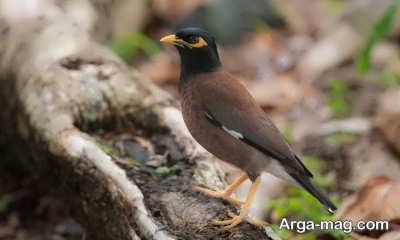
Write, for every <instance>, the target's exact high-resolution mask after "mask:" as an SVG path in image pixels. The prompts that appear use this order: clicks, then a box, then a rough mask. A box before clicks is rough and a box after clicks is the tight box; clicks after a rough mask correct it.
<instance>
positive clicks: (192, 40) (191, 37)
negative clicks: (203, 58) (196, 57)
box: [186, 35, 198, 44]
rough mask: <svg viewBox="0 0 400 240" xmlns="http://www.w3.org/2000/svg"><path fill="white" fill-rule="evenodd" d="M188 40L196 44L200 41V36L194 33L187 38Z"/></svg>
mask: <svg viewBox="0 0 400 240" xmlns="http://www.w3.org/2000/svg"><path fill="white" fill-rule="evenodd" d="M186 41H187V42H188V43H191V44H194V43H197V42H198V37H196V36H194V35H192V36H189V37H188V38H187V39H186Z"/></svg>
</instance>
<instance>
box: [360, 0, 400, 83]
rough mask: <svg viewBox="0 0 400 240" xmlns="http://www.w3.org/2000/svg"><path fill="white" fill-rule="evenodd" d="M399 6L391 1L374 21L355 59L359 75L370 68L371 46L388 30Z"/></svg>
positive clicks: (397, 2) (396, 2)
mask: <svg viewBox="0 0 400 240" xmlns="http://www.w3.org/2000/svg"><path fill="white" fill-rule="evenodd" d="M398 8H399V1H398V0H396V1H393V4H392V5H390V6H389V8H388V9H387V10H386V11H385V12H384V14H383V15H382V16H381V17H380V18H379V19H378V20H377V21H376V22H375V23H374V25H373V27H372V31H371V33H370V34H369V36H368V39H367V41H366V43H365V45H364V47H363V49H362V51H361V54H360V55H359V57H358V59H357V69H358V72H359V73H360V74H361V75H364V74H366V73H367V72H368V70H369V68H370V57H371V52H372V49H373V47H374V46H375V44H376V43H377V42H379V41H380V40H381V39H382V38H383V36H384V35H385V34H386V33H387V32H389V30H390V28H391V26H392V24H393V20H394V18H395V15H396V12H397V10H398Z"/></svg>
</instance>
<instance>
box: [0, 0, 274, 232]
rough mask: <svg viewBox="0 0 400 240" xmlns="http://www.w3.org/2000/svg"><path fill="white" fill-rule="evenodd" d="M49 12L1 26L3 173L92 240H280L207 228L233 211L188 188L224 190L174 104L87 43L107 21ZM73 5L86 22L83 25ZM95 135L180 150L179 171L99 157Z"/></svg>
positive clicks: (84, 7) (65, 10) (245, 228)
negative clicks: (139, 138) (160, 171)
mask: <svg viewBox="0 0 400 240" xmlns="http://www.w3.org/2000/svg"><path fill="white" fill-rule="evenodd" d="M43 2H46V1H43ZM48 2H50V1H47V3H46V6H43V7H41V8H40V12H35V14H33V15H30V16H24V17H21V18H20V19H18V20H15V19H14V20H10V18H7V17H4V16H3V18H2V19H0V39H1V41H0V73H1V77H0V106H1V108H2V112H1V113H0V129H1V132H0V151H1V152H2V153H3V154H2V155H3V158H2V160H1V162H0V165H1V166H2V167H1V169H3V171H4V170H5V169H10V166H11V167H12V168H16V169H18V171H20V172H22V173H23V174H24V175H27V176H29V177H30V178H31V179H32V181H34V183H35V186H36V188H37V189H38V190H40V191H46V192H51V193H53V194H57V195H58V196H60V198H61V199H62V200H63V201H64V203H65V205H66V207H68V208H69V209H70V211H71V214H72V216H73V217H74V218H75V219H76V220H77V221H78V222H79V223H80V224H82V226H83V227H84V228H85V229H86V231H87V233H88V235H89V239H211V238H218V239H269V237H268V236H267V234H266V231H268V232H270V235H272V236H273V237H274V238H275V239H276V238H277V237H276V236H274V234H273V233H272V232H271V230H270V229H269V228H266V229H257V228H255V227H252V226H250V225H249V224H241V225H240V227H237V228H235V229H234V230H231V231H224V230H222V229H221V228H219V227H215V226H212V225H211V224H210V222H211V220H212V219H213V218H216V217H226V215H225V213H226V212H227V210H228V209H231V208H232V207H230V206H227V205H226V204H223V203H222V202H221V201H218V200H212V199H209V198H207V197H204V196H202V195H200V194H198V193H194V192H193V191H192V190H191V188H192V186H193V185H197V184H202V185H206V186H208V187H211V188H219V189H221V188H222V187H223V186H224V181H223V172H222V171H221V170H220V168H219V167H218V164H216V162H215V159H214V158H213V157H211V156H210V155H209V154H207V153H206V152H205V151H204V150H202V148H201V147H199V146H198V145H197V144H196V143H195V142H194V141H193V140H192V138H191V137H190V135H189V133H188V132H187V130H186V128H185V126H184V124H183V121H182V117H181V114H180V111H179V110H178V109H177V108H175V107H174V106H175V105H176V102H175V101H174V100H173V99H172V98H171V97H170V96H169V95H168V94H167V93H165V92H163V91H162V90H160V89H159V88H157V87H156V86H154V85H153V84H151V83H150V82H149V81H148V80H147V79H146V77H145V76H143V75H140V74H139V73H137V72H135V71H134V70H131V69H129V68H128V67H127V66H126V65H125V64H124V63H123V62H121V61H120V60H119V59H118V58H117V57H115V56H114V55H113V53H112V52H110V51H109V50H108V49H106V48H104V47H103V46H102V45H100V44H99V43H97V42H95V41H94V40H93V39H92V38H91V36H92V34H93V31H94V26H96V18H99V17H101V16H97V15H96V10H95V8H93V7H92V5H91V3H90V2H87V1H65V2H61V3H60V2H58V4H57V5H56V4H53V3H48ZM66 2H68V4H69V5H68V6H69V7H66V5H65V3H66ZM112 2H113V1H112ZM73 3H76V4H78V6H80V10H81V11H83V12H86V13H90V14H88V15H87V16H86V18H81V17H78V18H77V17H76V14H74V12H70V10H71V9H74V8H71V7H70V4H73ZM79 4H80V5H79ZM75 9H76V8H75ZM98 129H107V131H108V132H109V133H112V134H114V135H117V134H118V133H120V132H121V131H123V132H133V131H134V132H141V133H143V134H142V135H143V137H145V138H147V139H148V140H149V141H150V142H151V143H152V144H153V145H154V146H160V145H162V146H164V147H165V148H166V152H168V151H170V152H171V151H176V149H178V150H179V152H180V153H181V156H182V159H172V160H174V161H178V160H180V162H179V164H180V165H179V166H180V168H181V170H182V171H181V172H180V173H179V174H175V175H173V176H169V177H167V178H163V179H158V178H154V177H152V176H149V175H148V174H147V173H146V171H144V169H143V168H144V167H143V166H139V167H133V166H131V165H130V164H128V163H127V162H126V161H124V160H123V159H120V158H119V157H118V156H110V154H107V153H106V152H104V151H102V150H101V149H100V147H99V145H98V142H99V141H102V139H101V138H102V135H101V134H97V130H98ZM165 139H168V140H169V141H170V142H172V143H170V144H165ZM171 148H174V149H175V150H174V149H171ZM172 158H173V157H172ZM0 171H1V170H0Z"/></svg>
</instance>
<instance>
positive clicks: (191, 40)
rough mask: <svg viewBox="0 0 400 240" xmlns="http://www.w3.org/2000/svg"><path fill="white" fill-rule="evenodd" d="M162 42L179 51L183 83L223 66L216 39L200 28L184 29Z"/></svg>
mask: <svg viewBox="0 0 400 240" xmlns="http://www.w3.org/2000/svg"><path fill="white" fill-rule="evenodd" d="M160 41H161V42H163V43H166V44H172V45H175V46H176V48H177V49H178V51H179V55H180V56H181V81H185V79H188V78H189V77H191V76H193V75H196V74H199V73H204V72H211V71H214V70H216V69H217V68H218V67H219V66H220V65H221V62H220V60H219V55H218V50H217V45H216V44H215V40H214V37H213V36H211V35H210V34H209V33H208V32H206V31H205V30H202V29H200V28H183V29H181V30H179V31H178V32H176V33H175V34H172V35H168V36H165V37H163V38H162V39H161V40H160Z"/></svg>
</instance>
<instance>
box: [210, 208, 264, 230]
mask: <svg viewBox="0 0 400 240" xmlns="http://www.w3.org/2000/svg"><path fill="white" fill-rule="evenodd" d="M228 215H229V216H230V217H231V219H228V220H214V221H213V224H214V225H222V226H224V228H225V229H231V228H233V227H235V226H237V225H238V224H239V223H241V222H243V221H246V222H248V223H250V224H252V225H254V226H257V227H264V226H266V225H267V224H268V223H267V222H264V221H261V220H257V219H254V218H251V217H249V216H248V211H247V209H242V211H241V212H240V214H239V215H236V214H234V213H232V212H228Z"/></svg>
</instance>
